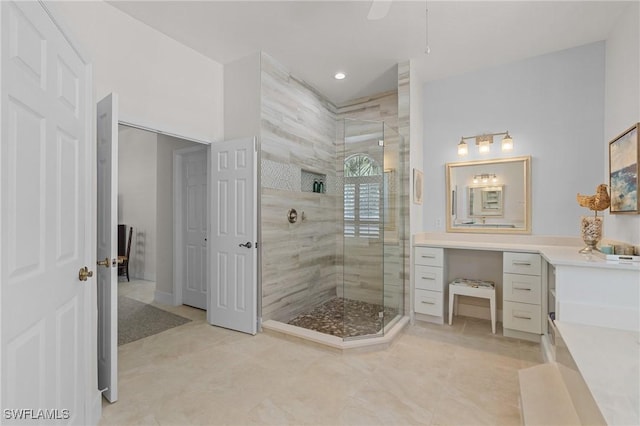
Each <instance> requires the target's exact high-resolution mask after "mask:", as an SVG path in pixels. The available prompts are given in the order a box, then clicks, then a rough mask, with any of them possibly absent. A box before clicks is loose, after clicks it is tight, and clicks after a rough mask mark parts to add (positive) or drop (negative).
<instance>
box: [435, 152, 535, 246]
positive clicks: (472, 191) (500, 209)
mask: <svg viewBox="0 0 640 426" xmlns="http://www.w3.org/2000/svg"><path fill="white" fill-rule="evenodd" d="M445 173H446V176H445V181H446V185H447V213H446V217H447V232H474V233H512V234H530V233H531V157H530V156H526V157H515V158H498V159H493V160H480V161H466V162H460V163H447V164H446V170H445Z"/></svg>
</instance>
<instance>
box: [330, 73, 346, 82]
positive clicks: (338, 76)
mask: <svg viewBox="0 0 640 426" xmlns="http://www.w3.org/2000/svg"><path fill="white" fill-rule="evenodd" d="M346 76H347V75H346V74H345V73H343V72H342V71H339V72H337V73H336V74H335V75H334V76H333V78H335V79H336V80H344V79H345V77H346Z"/></svg>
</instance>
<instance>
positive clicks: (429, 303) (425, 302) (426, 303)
mask: <svg viewBox="0 0 640 426" xmlns="http://www.w3.org/2000/svg"><path fill="white" fill-rule="evenodd" d="M420 303H424V304H425V305H435V304H436V302H427V301H424V300H422V301H420Z"/></svg>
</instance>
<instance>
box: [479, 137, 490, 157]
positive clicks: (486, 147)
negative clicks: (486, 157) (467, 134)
mask: <svg viewBox="0 0 640 426" xmlns="http://www.w3.org/2000/svg"><path fill="white" fill-rule="evenodd" d="M490 150H491V142H489V141H487V140H484V141H480V142H479V143H478V152H479V153H480V154H487V153H488V152H489V151H490Z"/></svg>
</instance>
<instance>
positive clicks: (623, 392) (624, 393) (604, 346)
mask: <svg viewBox="0 0 640 426" xmlns="http://www.w3.org/2000/svg"><path fill="white" fill-rule="evenodd" d="M556 326H557V327H558V330H559V331H560V334H561V336H562V340H564V342H565V344H566V346H567V349H568V350H569V352H570V353H571V357H572V358H573V360H574V362H575V363H576V366H577V367H578V369H579V370H580V374H581V375H582V377H583V379H584V381H585V382H586V384H587V386H588V387H589V390H590V391H591V394H592V396H593V398H594V399H595V401H596V403H597V404H598V408H599V409H600V412H601V413H602V415H603V417H604V418H605V420H606V422H607V424H609V425H637V424H640V383H639V380H640V333H638V332H633V331H625V330H616V329H612V328H604V327H594V326H590V325H581V324H572V323H567V322H562V321H556Z"/></svg>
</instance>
